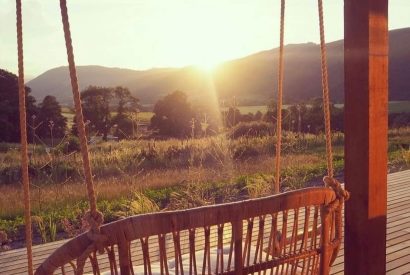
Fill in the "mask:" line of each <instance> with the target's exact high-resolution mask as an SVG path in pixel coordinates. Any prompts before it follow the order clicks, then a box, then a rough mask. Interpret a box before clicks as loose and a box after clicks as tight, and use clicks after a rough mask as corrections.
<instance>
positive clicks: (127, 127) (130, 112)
mask: <svg viewBox="0 0 410 275" xmlns="http://www.w3.org/2000/svg"><path fill="white" fill-rule="evenodd" d="M114 96H115V99H116V100H117V101H118V105H117V114H116V115H115V117H114V119H113V123H114V124H115V125H116V126H117V127H116V130H115V135H116V136H118V137H129V136H132V137H134V136H135V134H136V133H135V123H138V121H136V120H137V119H136V118H137V114H138V112H139V109H140V106H139V104H138V102H139V100H138V99H137V98H136V97H134V96H133V95H131V93H130V91H129V90H128V89H127V88H124V87H116V88H115V89H114Z"/></svg>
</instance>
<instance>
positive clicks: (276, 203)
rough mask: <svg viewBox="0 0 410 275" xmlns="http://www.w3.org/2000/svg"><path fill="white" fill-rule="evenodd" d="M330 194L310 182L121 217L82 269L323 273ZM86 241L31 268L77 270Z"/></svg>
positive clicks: (331, 239) (331, 252) (330, 245)
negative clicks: (231, 200)
mask: <svg viewBox="0 0 410 275" xmlns="http://www.w3.org/2000/svg"><path fill="white" fill-rule="evenodd" d="M335 201H337V196H336V194H335V192H334V191H333V190H332V189H331V188H326V187H321V188H316V187H315V188H306V189H302V190H297V191H292V192H287V193H283V194H279V195H273V196H269V197H265V198H260V199H252V200H246V201H240V202H234V203H227V204H220V205H213V206H206V207H200V208H194V209H189V210H180V211H169V212H160V213H153V214H144V215H137V216H133V217H129V218H125V219H123V220H119V221H116V222H113V223H110V224H106V225H104V226H102V227H101V233H103V234H104V235H105V236H107V240H106V241H105V243H104V249H105V253H104V254H102V255H99V254H98V253H97V252H95V251H94V252H92V253H91V254H90V255H89V257H88V260H87V263H86V266H85V269H84V272H85V273H89V274H138V275H139V274H253V273H256V274H265V273H263V272H262V273H260V271H263V270H268V273H267V274H328V273H329V267H330V265H331V262H332V261H333V259H334V258H335V254H336V253H337V248H338V247H339V245H340V234H337V233H336V232H335V231H336V230H335V224H337V220H338V219H339V218H340V217H336V216H337V215H339V216H340V215H341V214H340V213H341V211H335V209H336V210H337V209H339V210H340V207H341V205H339V207H336V208H335V207H331V206H332V205H334V203H335ZM90 244H92V241H91V240H90V239H89V237H88V236H87V234H82V235H80V236H78V237H76V238H74V239H72V240H70V241H68V242H67V243H65V244H64V245H63V246H61V247H60V248H58V249H57V250H56V251H55V252H54V253H53V254H52V255H50V256H49V257H48V258H47V259H46V260H45V261H44V262H43V263H42V264H41V265H40V266H39V267H38V268H37V271H36V274H57V273H58V274H72V273H76V260H77V259H78V258H79V257H80V256H81V255H82V253H83V252H84V251H85V250H86V249H87V247H89V245H90ZM269 270H271V271H273V273H271V271H269ZM104 272H106V273H104ZM276 272H277V273H276Z"/></svg>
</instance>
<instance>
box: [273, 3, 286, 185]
mask: <svg viewBox="0 0 410 275" xmlns="http://www.w3.org/2000/svg"><path fill="white" fill-rule="evenodd" d="M284 36H285V0H281V6H280V47H279V68H278V99H277V100H278V102H277V115H276V116H277V118H276V138H277V140H276V161H275V183H274V192H275V193H279V190H280V158H281V147H282V95H283V72H284V70H283V67H284V64H283V63H284V62H283V54H284V45H283V44H284Z"/></svg>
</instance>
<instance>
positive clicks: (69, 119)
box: [61, 107, 154, 129]
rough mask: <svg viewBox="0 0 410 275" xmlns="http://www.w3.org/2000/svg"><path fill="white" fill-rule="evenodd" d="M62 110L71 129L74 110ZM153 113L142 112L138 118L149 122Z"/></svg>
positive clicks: (67, 108) (63, 108)
mask: <svg viewBox="0 0 410 275" xmlns="http://www.w3.org/2000/svg"><path fill="white" fill-rule="evenodd" d="M61 111H62V113H63V116H64V117H66V118H67V127H68V129H71V126H72V125H73V119H74V110H73V109H71V108H69V107H62V108H61ZM115 114H116V112H111V115H112V116H115ZM153 115H154V113H153V112H140V113H138V119H139V121H140V122H142V123H149V122H150V121H151V118H152V116H153Z"/></svg>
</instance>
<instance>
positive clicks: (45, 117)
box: [36, 95, 67, 138]
mask: <svg viewBox="0 0 410 275" xmlns="http://www.w3.org/2000/svg"><path fill="white" fill-rule="evenodd" d="M37 121H38V123H40V125H39V127H38V129H37V131H36V134H37V135H38V136H39V137H41V138H50V137H51V138H53V137H56V138H62V137H64V135H65V131H66V127H67V119H66V118H65V117H64V116H63V115H62V112H61V106H60V104H59V103H58V101H57V100H56V98H55V97H54V96H50V95H48V96H46V97H45V98H44V99H43V102H42V103H41V104H40V106H39V109H38V118H37Z"/></svg>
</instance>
